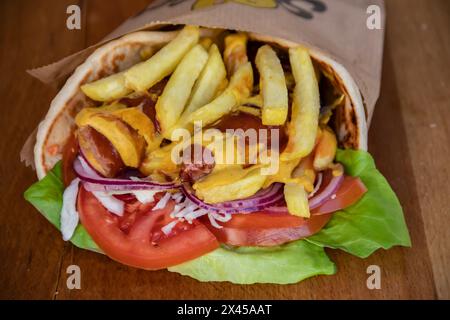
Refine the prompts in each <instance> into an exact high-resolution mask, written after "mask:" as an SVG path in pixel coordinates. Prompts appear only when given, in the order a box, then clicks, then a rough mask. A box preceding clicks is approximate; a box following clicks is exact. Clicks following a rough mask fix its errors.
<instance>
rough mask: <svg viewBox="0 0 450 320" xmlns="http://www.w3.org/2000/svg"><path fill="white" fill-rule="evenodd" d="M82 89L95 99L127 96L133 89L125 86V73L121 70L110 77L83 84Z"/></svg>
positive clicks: (110, 99)
mask: <svg viewBox="0 0 450 320" xmlns="http://www.w3.org/2000/svg"><path fill="white" fill-rule="evenodd" d="M81 91H83V92H84V94H85V95H87V96H88V97H89V98H91V99H92V100H95V101H112V100H116V99H119V98H122V97H124V96H126V95H127V94H129V93H130V92H131V91H132V90H131V89H129V88H127V87H126V86H125V76H124V73H123V72H119V73H116V74H113V75H111V76H109V77H106V78H102V79H100V80H96V81H93V82H90V83H86V84H83V85H82V86H81Z"/></svg>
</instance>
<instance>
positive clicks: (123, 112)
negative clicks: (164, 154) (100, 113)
mask: <svg viewBox="0 0 450 320" xmlns="http://www.w3.org/2000/svg"><path fill="white" fill-rule="evenodd" d="M112 114H113V115H115V116H117V117H119V118H120V119H121V120H122V121H123V122H125V123H126V124H128V125H129V126H130V127H132V128H133V129H134V130H136V131H137V133H138V134H139V135H141V136H142V137H143V138H144V140H145V142H146V144H147V146H146V148H145V150H146V152H147V153H148V152H150V151H153V150H154V149H156V148H158V147H159V145H160V144H161V139H159V137H157V136H156V132H155V127H154V125H153V122H152V120H150V118H149V117H147V116H146V115H145V113H143V112H142V111H141V110H139V108H137V107H133V108H126V109H119V110H116V111H114V112H113V113H112Z"/></svg>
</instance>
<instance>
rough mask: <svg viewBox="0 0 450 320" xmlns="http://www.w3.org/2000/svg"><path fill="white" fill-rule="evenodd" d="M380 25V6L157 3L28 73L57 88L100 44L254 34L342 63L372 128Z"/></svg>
mask: <svg viewBox="0 0 450 320" xmlns="http://www.w3.org/2000/svg"><path fill="white" fill-rule="evenodd" d="M370 5H376V6H378V7H379V8H380V9H381V10H380V19H381V28H380V29H373V30H371V29H369V28H368V27H367V19H368V18H369V13H367V9H368V7H369V6H370ZM384 22H385V14H384V2H383V0H228V1H224V0H157V1H153V2H152V3H151V4H150V5H149V6H148V7H147V8H146V9H144V10H143V11H141V12H140V13H138V14H137V15H135V16H134V17H131V18H130V19H128V20H126V21H125V22H124V23H123V24H122V25H120V26H119V27H118V28H117V29H116V30H114V31H113V32H112V33H111V34H109V35H108V36H106V37H105V38H104V39H103V40H102V41H101V42H99V43H97V44H95V45H93V46H91V47H89V48H86V49H84V50H82V51H80V52H77V53H75V54H72V55H70V56H68V57H65V58H63V59H62V60H59V61H57V62H55V63H52V64H50V65H47V66H44V67H40V68H36V69H32V70H28V72H29V73H30V74H31V75H32V76H34V77H36V78H38V79H39V80H41V81H42V82H44V83H47V84H50V85H54V86H59V85H61V84H62V83H63V82H64V81H65V79H67V77H68V76H69V75H70V74H71V73H72V72H73V71H74V70H75V68H76V67H77V66H78V65H80V64H81V63H83V62H84V60H85V59H86V58H87V57H88V56H89V55H90V54H91V53H92V52H93V51H94V50H95V49H96V48H97V47H98V46H100V45H102V44H103V43H105V42H107V41H109V40H112V39H115V38H118V37H120V36H122V35H124V34H127V33H130V32H133V31H138V30H154V29H159V28H161V27H162V26H164V25H167V24H192V25H199V26H204V27H211V28H222V29H234V30H240V31H248V32H255V33H259V34H264V35H269V36H272V37H276V38H282V39H286V40H290V41H294V42H297V43H302V44H306V45H307V46H310V47H313V48H315V49H316V50H319V51H322V52H323V53H325V54H326V55H328V56H330V57H331V58H333V59H335V60H336V61H338V62H339V63H341V64H342V65H343V66H344V67H345V68H346V69H347V70H348V71H349V73H350V74H351V75H352V77H353V78H354V79H355V81H356V83H357V85H358V87H359V89H360V91H361V94H362V97H363V101H364V106H365V109H366V114H367V122H368V123H370V119H371V118H372V114H373V110H374V107H375V102H376V100H377V98H378V95H379V89H380V79H381V65H382V57H383V40H384ZM34 139H35V132H34V133H33V134H32V135H31V136H30V137H29V138H28V140H27V142H26V143H25V145H24V147H23V149H22V151H21V154H20V158H21V161H24V162H25V163H26V164H27V165H28V164H30V163H31V164H33V163H34V162H33V152H32V151H33V145H34Z"/></svg>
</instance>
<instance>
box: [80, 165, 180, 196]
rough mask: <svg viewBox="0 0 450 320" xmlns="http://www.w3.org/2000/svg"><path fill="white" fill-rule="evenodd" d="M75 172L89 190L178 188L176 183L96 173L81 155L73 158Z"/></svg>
mask: <svg viewBox="0 0 450 320" xmlns="http://www.w3.org/2000/svg"><path fill="white" fill-rule="evenodd" d="M73 167H74V169H75V173H76V174H77V176H78V177H79V178H80V179H81V180H82V181H83V182H84V183H86V184H87V183H88V184H87V187H88V188H89V189H90V190H91V191H118V190H167V189H174V188H178V187H179V186H178V185H177V184H176V183H173V182H168V183H161V182H155V181H148V180H144V179H139V180H138V181H135V180H131V179H109V178H103V177H101V176H100V175H98V174H97V173H96V172H95V171H94V170H93V169H92V168H90V167H89V165H88V164H87V163H86V161H85V160H84V159H83V158H82V157H78V158H77V159H75V161H74V163H73Z"/></svg>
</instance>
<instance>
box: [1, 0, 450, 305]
mask: <svg viewBox="0 0 450 320" xmlns="http://www.w3.org/2000/svg"><path fill="white" fill-rule="evenodd" d="M147 3H148V1H144V0H143V1H129V0H114V1H104V0H89V1H74V0H45V1H32V0H29V1H26V0H20V1H12V0H10V1H1V2H0V71H1V72H0V97H1V99H2V104H1V107H0V111H1V115H0V154H1V157H2V158H1V159H2V160H1V164H0V178H1V180H0V194H1V197H0V212H1V214H0V298H3V299H19V298H20V299H90V298H92V299H102V298H106V299H111V298H117V299H122V298H123V299H136V298H145V299H166V298H172V299H188V298H190V299H208V298H215V299H227V298H229V299H240V298H246V299H258V298H266V299H299V298H305V299H320V298H324V299H350V298H356V299H365V298H368V299H435V298H441V299H445V298H446V299H448V298H450V269H449V266H450V232H449V231H448V225H447V223H448V222H449V221H450V209H449V207H450V206H449V203H448V198H449V194H450V187H449V183H448V180H449V178H450V174H449V166H448V162H449V160H448V159H450V132H449V119H450V71H449V70H450V1H447V0H441V1H440V0H434V1H426V0H387V1H386V7H387V8H386V10H387V16H388V20H387V26H386V43H385V52H384V64H383V79H382V88H381V96H380V99H379V101H378V103H377V106H376V108H375V114H374V118H373V120H372V126H371V129H370V135H369V150H370V152H371V153H372V154H373V156H374V157H375V160H376V163H377V166H378V168H379V169H380V170H381V172H382V173H383V174H384V175H385V176H386V177H387V179H388V180H389V182H390V183H391V185H392V187H393V189H394V190H395V191H396V193H397V195H398V197H399V198H400V201H401V203H402V204H403V207H404V210H405V215H406V220H407V224H408V227H409V230H410V233H411V237H412V243H413V247H412V248H411V249H407V248H394V249H391V250H388V251H384V250H379V251H377V252H376V253H375V254H373V255H372V256H370V257H369V258H368V259H365V260H362V259H358V258H355V257H352V256H350V255H348V254H345V253H342V252H337V251H332V250H330V251H328V252H329V254H330V257H331V258H332V259H333V260H334V261H335V262H336V265H337V267H338V273H337V274H336V275H334V276H323V277H315V278H311V279H308V280H306V281H303V282H301V283H299V284H295V285H284V286H281V285H250V286H240V285H232V284H229V283H200V282H198V281H196V280H193V279H190V278H188V277H182V276H180V275H178V274H174V273H170V272H168V271H156V272H146V271H142V270H137V269H132V268H128V267H126V266H123V265H120V264H118V263H115V262H113V261H111V260H109V259H108V258H107V257H105V256H102V255H99V254H95V253H92V252H88V251H84V250H80V249H77V248H75V247H74V246H72V245H71V244H69V243H64V242H63V241H62V239H61V236H60V234H59V232H58V231H57V230H56V229H55V228H53V227H52V226H51V225H50V224H49V223H48V222H47V221H46V220H45V218H44V217H43V216H41V215H40V214H38V212H37V211H36V210H35V209H34V208H33V207H32V206H31V205H30V204H28V203H27V202H25V200H24V199H23V192H24V191H25V190H26V188H27V187H28V186H29V185H30V184H32V183H33V182H34V181H35V180H36V177H35V174H34V172H33V171H32V170H31V169H30V168H26V167H24V165H23V164H22V163H20V162H19V152H20V149H21V147H22V145H23V143H24V142H25V140H26V138H27V137H28V135H29V134H30V133H31V132H32V130H33V129H34V128H35V127H36V126H37V124H38V123H39V121H40V119H41V118H42V117H43V116H44V115H45V113H46V112H47V109H48V106H49V104H50V101H51V99H52V98H53V96H54V95H55V94H56V90H55V89H52V88H49V87H47V86H45V85H43V84H41V83H39V81H37V80H35V79H33V78H31V77H30V76H29V75H27V74H26V73H25V70H26V69H29V68H31V67H35V66H40V65H43V64H46V63H49V62H52V61H55V60H57V59H59V58H61V57H63V56H66V55H68V54H70V53H73V52H75V51H78V50H80V49H82V48H84V47H86V46H88V45H90V44H94V43H95V42H97V41H99V40H100V39H101V38H102V37H104V36H105V35H106V34H107V33H108V32H110V31H111V30H112V29H113V28H115V27H116V26H118V25H119V24H120V23H121V22H122V21H123V20H125V19H126V18H127V17H129V16H130V15H132V14H134V13H136V12H138V11H139V10H141V9H143V8H144V7H145V6H146V5H147ZM70 4H78V5H80V7H81V11H82V16H83V19H82V29H81V30H77V31H70V30H68V29H67V28H66V26H65V20H66V16H67V15H66V8H67V6H68V5H70ZM71 264H77V265H79V266H80V268H81V270H82V288H81V289H80V290H69V289H67V286H66V279H67V274H66V268H67V266H69V265H71ZM371 264H377V265H379V266H380V267H381V270H382V288H381V289H380V290H368V289H367V287H366V279H367V274H366V268H367V267H368V266H369V265H371Z"/></svg>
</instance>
